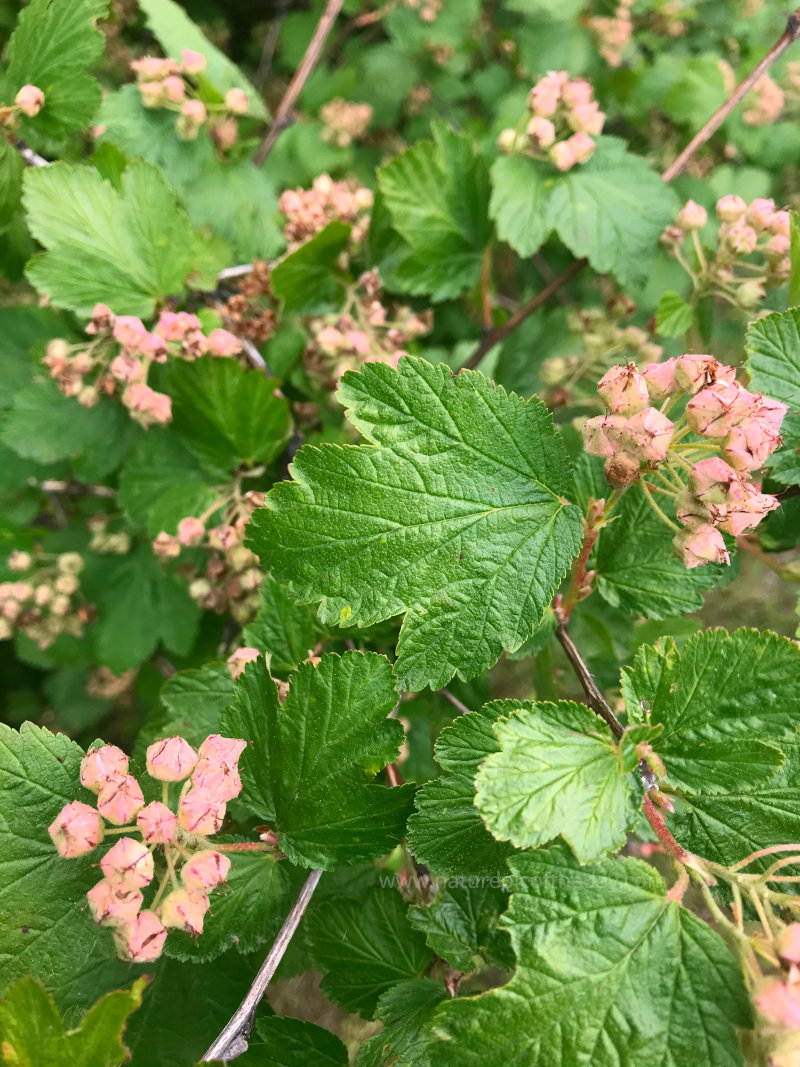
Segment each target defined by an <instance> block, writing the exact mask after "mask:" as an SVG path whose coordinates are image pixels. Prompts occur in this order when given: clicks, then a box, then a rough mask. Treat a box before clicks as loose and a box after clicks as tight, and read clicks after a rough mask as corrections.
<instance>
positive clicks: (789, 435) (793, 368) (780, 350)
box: [746, 308, 800, 485]
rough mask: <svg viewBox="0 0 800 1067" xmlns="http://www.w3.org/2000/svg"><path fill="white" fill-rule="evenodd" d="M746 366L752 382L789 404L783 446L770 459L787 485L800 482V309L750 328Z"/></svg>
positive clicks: (783, 424) (785, 419) (753, 384)
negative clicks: (798, 454) (799, 404)
mask: <svg viewBox="0 0 800 1067" xmlns="http://www.w3.org/2000/svg"><path fill="white" fill-rule="evenodd" d="M746 347H747V369H748V370H749V371H750V384H751V386H752V388H753V389H757V390H759V391H760V392H762V393H766V395H767V396H771V397H773V398H774V399H775V400H782V401H783V402H784V403H786V404H788V405H789V410H788V411H787V413H786V416H785V417H784V420H783V423H782V424H781V435H782V436H783V448H781V449H780V450H779V451H778V452H776V453H775V454H774V455H773V456H771V457H770V459H769V461H768V462H769V465H770V466H771V467H773V468H774V471H775V474H776V476H777V477H779V478H780V480H781V481H783V482H786V484H787V485H795V484H798V483H800V459H798V456H797V452H798V449H800V414H799V413H798V398H799V397H800V308H790V309H789V311H784V312H782V313H780V312H775V313H774V314H772V315H767V316H765V317H764V318H763V319H759V320H758V321H757V322H752V323H750V326H749V327H748V330H747V346H746Z"/></svg>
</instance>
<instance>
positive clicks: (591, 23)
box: [586, 0, 633, 67]
mask: <svg viewBox="0 0 800 1067" xmlns="http://www.w3.org/2000/svg"><path fill="white" fill-rule="evenodd" d="M632 7H633V0H619V3H618V5H617V9H616V11H615V12H614V14H613V15H599V16H596V17H595V18H590V19H587V20H586V21H587V25H588V27H589V29H590V30H592V32H593V33H594V34H595V36H596V37H597V50H598V51H599V53H600V55H601V56H602V57H603V59H604V60H605V61H606V63H608V65H609V67H618V66H620V64H621V63H622V56H623V53H624V52H625V49H626V47H627V46H628V44H629V43H630V40H631V37H632V36H633V22H632V21H631V8H632Z"/></svg>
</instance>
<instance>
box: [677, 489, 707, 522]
mask: <svg viewBox="0 0 800 1067" xmlns="http://www.w3.org/2000/svg"><path fill="white" fill-rule="evenodd" d="M675 515H676V516H677V519H678V522H679V523H680V524H681V526H685V527H686V528H687V529H688V530H697V529H699V528H700V527H701V526H709V525H712V519H713V518H714V516H713V514H712V512H711V511H709V510H708V508H706V507H705V506H704V504H703V501H702V500H699V499H698V498H697V497H696V496H694V495H693V494H692V493H691V492H689V490H688V489H682V490H681V491H680V492H679V493H677V494H676V496H675Z"/></svg>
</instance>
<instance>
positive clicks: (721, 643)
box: [622, 630, 800, 794]
mask: <svg viewBox="0 0 800 1067" xmlns="http://www.w3.org/2000/svg"><path fill="white" fill-rule="evenodd" d="M622 692H623V696H624V698H625V705H626V709H627V713H628V721H629V722H653V723H663V726H664V730H663V732H662V733H661V735H660V737H658V738H657V739H656V740H655V741H654V742H653V748H654V749H655V751H656V752H657V753H658V754H659V755H660V756H661V758H662V759H663V760H664V762H665V764H666V767H667V778H668V780H669V782H670V784H672V785H674V786H676V787H677V788H679V789H683V790H686V791H688V792H689V793H690V794H709V793H718V792H728V791H730V790H732V789H737V788H738V787H743V788H745V789H746V788H747V787H748V786H753V785H756V784H758V783H759V782H767V781H769V779H771V778H773V777H774V775H775V773H776V772H777V771H778V769H779V768H780V766H781V764H782V762H783V755H782V752H781V748H780V747H779V746H782V744H783V739H784V738H786V737H787V736H788V735H789V734H790V733H791V732H793V731H794V730H795V729H796V723H797V720H798V715H800V648H798V646H797V645H796V644H795V642H793V641H790V640H789V639H788V638H785V637H778V636H777V635H776V634H772V633H769V632H764V633H760V632H758V631H757V630H736V631H734V632H733V633H730V634H729V633H728V632H727V631H725V630H708V631H705V632H703V633H698V634H695V635H693V636H692V637H690V638H689V640H688V641H687V642H686V644H685V645H684V646H683V648H682V649H681V651H680V652H679V651H678V650H677V648H676V647H675V645H674V643H673V642H672V641H671V640H670V639H664V641H663V642H662V644H661V645H660V646H656V647H651V646H644V647H642V648H641V649H640V650H639V652H638V653H637V655H636V659H635V661H634V665H633V667H632V668H627V669H626V670H624V671H623V673H622ZM771 741H773V742H776V743H770V742H771Z"/></svg>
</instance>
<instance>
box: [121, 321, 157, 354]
mask: <svg viewBox="0 0 800 1067" xmlns="http://www.w3.org/2000/svg"><path fill="white" fill-rule="evenodd" d="M148 332H149V331H148V330H147V328H146V326H145V324H144V323H143V322H142V320H141V319H137V318H136V316H135V315H119V316H118V317H117V319H116V321H115V323H114V340H115V341H118V342H119V343H120V344H121V345H123V346H124V347H125V348H130V349H134V350H136V349H138V348H139V346H140V345H141V344H142V342H143V341H145V340H146V339H147V335H148Z"/></svg>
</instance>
